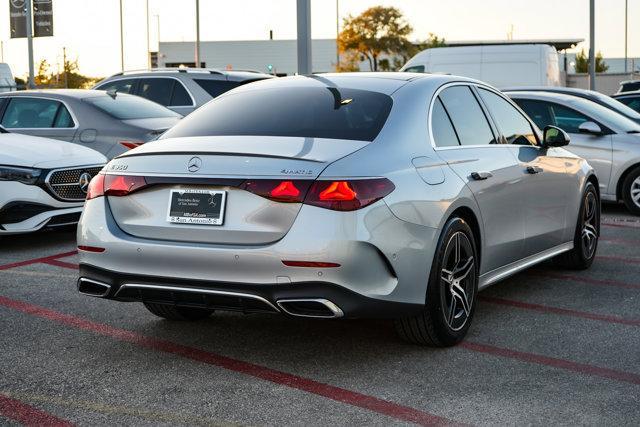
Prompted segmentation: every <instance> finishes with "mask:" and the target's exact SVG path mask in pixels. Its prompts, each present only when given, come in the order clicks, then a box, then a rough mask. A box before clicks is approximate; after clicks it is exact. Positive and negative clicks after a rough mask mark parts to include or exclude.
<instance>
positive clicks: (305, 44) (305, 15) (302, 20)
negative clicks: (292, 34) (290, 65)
mask: <svg viewBox="0 0 640 427" xmlns="http://www.w3.org/2000/svg"><path fill="white" fill-rule="evenodd" d="M296 9H297V24H298V41H297V43H298V74H311V72H312V71H313V69H312V67H311V0H297V7H296Z"/></svg>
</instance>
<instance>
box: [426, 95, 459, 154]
mask: <svg viewBox="0 0 640 427" xmlns="http://www.w3.org/2000/svg"><path fill="white" fill-rule="evenodd" d="M431 114H432V115H431V130H432V131H433V140H434V142H435V144H436V146H437V147H455V146H458V145H460V142H459V141H458V136H457V135H456V131H455V130H454V129H453V125H452V124H451V119H449V115H448V114H447V111H446V110H445V109H444V107H443V106H442V102H441V101H440V99H439V98H436V100H435V102H434V104H433V112H432V113H431Z"/></svg>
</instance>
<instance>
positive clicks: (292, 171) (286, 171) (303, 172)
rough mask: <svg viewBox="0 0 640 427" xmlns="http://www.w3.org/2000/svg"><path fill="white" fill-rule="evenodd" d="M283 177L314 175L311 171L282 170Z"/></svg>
mask: <svg viewBox="0 0 640 427" xmlns="http://www.w3.org/2000/svg"><path fill="white" fill-rule="evenodd" d="M280 173H281V174H283V175H313V170H311V169H282V170H281V171H280Z"/></svg>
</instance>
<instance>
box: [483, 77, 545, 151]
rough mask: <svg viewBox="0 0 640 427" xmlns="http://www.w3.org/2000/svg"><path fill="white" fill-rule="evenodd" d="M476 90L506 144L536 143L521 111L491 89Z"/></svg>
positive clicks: (529, 125) (531, 129)
mask: <svg viewBox="0 0 640 427" xmlns="http://www.w3.org/2000/svg"><path fill="white" fill-rule="evenodd" d="M478 92H479V93H480V97H481V98H482V100H483V101H484V103H485V104H486V106H487V108H488V109H489V111H490V112H491V115H492V116H493V119H494V120H495V121H496V123H497V125H498V128H499V129H500V131H501V132H502V135H503V136H504V137H505V138H506V140H507V144H516V145H538V140H537V138H536V135H535V134H534V131H533V128H532V127H531V124H530V123H529V121H528V120H527V119H526V118H525V117H524V116H523V115H522V113H520V112H519V111H518V110H517V109H515V108H514V107H513V106H512V105H511V104H510V103H509V102H507V101H506V100H504V99H503V98H502V97H500V96H498V95H496V94H495V93H493V92H491V91H488V90H486V89H482V88H478Z"/></svg>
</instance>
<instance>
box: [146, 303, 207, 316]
mask: <svg viewBox="0 0 640 427" xmlns="http://www.w3.org/2000/svg"><path fill="white" fill-rule="evenodd" d="M143 304H144V306H145V307H146V308H147V310H149V311H150V312H151V313H153V314H155V315H156V316H158V317H162V318H165V319H167V320H182V321H184V320H190V321H194V320H202V319H206V318H207V317H209V316H211V314H213V310H209V309H206V308H197V307H176V306H175V305H167V304H156V303H153V302H143Z"/></svg>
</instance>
